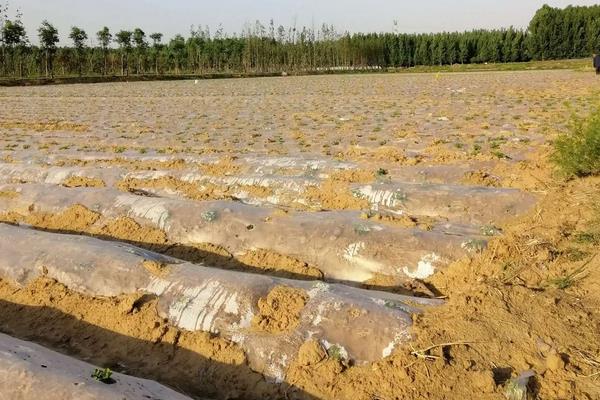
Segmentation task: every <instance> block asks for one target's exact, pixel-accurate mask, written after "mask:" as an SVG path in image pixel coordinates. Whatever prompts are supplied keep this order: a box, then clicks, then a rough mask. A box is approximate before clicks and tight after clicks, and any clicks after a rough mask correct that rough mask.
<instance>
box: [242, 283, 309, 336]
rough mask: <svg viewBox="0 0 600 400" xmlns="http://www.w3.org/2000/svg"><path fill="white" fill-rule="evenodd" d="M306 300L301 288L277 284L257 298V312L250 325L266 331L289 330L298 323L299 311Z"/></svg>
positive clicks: (279, 331)
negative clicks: (264, 295)
mask: <svg viewBox="0 0 600 400" xmlns="http://www.w3.org/2000/svg"><path fill="white" fill-rule="evenodd" d="M307 301H308V295H307V294H306V293H305V292H304V291H303V290H300V289H294V288H290V287H285V286H277V287H275V288H273V289H272V290H271V291H270V292H269V294H268V295H267V296H266V297H263V298H261V299H259V300H258V310H259V314H258V315H255V316H254V318H253V319H252V326H253V328H254V329H255V330H257V331H260V332H266V333H273V334H278V333H285V332H291V331H293V330H294V329H295V328H297V327H298V325H299V324H300V312H301V311H302V309H303V308H304V306H305V305H306V302H307Z"/></svg>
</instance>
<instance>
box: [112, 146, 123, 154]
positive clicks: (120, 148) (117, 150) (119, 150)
mask: <svg viewBox="0 0 600 400" xmlns="http://www.w3.org/2000/svg"><path fill="white" fill-rule="evenodd" d="M125 150H126V149H125V147H123V146H117V147H115V148H114V149H113V151H114V152H115V153H124V152H125Z"/></svg>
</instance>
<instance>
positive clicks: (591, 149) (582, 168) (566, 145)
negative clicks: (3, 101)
mask: <svg viewBox="0 0 600 400" xmlns="http://www.w3.org/2000/svg"><path fill="white" fill-rule="evenodd" d="M571 125H572V126H571V129H570V132H569V133H567V134H564V135H561V136H560V137H559V138H558V139H557V140H556V141H555V142H554V154H553V156H552V158H553V161H554V163H555V164H556V165H557V166H558V168H559V169H560V170H561V171H562V172H563V173H564V174H565V175H566V176H567V177H574V176H579V177H581V176H588V175H600V108H599V109H597V110H596V111H594V112H593V113H592V114H591V115H590V116H589V118H588V119H586V120H583V119H580V118H573V122H572V124H571Z"/></svg>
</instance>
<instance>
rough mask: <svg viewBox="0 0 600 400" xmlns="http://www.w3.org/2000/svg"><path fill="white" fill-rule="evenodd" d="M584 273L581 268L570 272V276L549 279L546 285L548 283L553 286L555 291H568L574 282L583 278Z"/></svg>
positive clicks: (583, 269) (583, 268) (583, 267)
mask: <svg viewBox="0 0 600 400" xmlns="http://www.w3.org/2000/svg"><path fill="white" fill-rule="evenodd" d="M584 272H585V266H582V267H579V268H577V269H576V270H575V271H573V272H571V273H570V274H567V275H563V276H559V277H558V278H554V279H550V280H548V283H550V284H551V285H552V286H555V287H556V288H557V289H561V290H564V289H568V288H570V287H571V286H573V284H575V282H577V281H579V280H581V279H583V278H584V275H583V274H584Z"/></svg>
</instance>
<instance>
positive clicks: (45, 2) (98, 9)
mask: <svg viewBox="0 0 600 400" xmlns="http://www.w3.org/2000/svg"><path fill="white" fill-rule="evenodd" d="M6 2H7V0H0V4H2V3H6ZM8 2H9V5H10V10H11V11H10V13H11V14H14V11H15V9H16V8H19V9H20V10H21V11H22V13H23V22H24V24H25V27H26V29H27V33H28V36H29V39H30V41H31V42H32V43H38V40H37V28H38V26H39V24H40V22H41V21H42V20H44V19H47V20H48V21H50V22H51V23H53V24H54V25H55V26H56V27H57V28H58V30H59V33H60V37H61V42H62V43H66V42H67V41H68V39H67V38H68V31H69V30H70V28H71V26H73V25H77V26H79V27H80V28H83V29H84V30H86V31H87V32H88V35H89V36H90V40H91V41H92V43H90V44H93V41H94V40H95V32H97V31H98V30H99V29H100V28H102V27H103V26H105V25H106V26H108V27H109V28H110V29H111V31H113V32H115V31H118V30H121V29H133V28H135V27H140V28H141V29H142V30H144V31H145V32H146V33H147V34H150V33H152V32H162V33H163V34H164V35H165V38H166V39H168V38H170V37H173V36H174V35H175V34H178V33H180V34H183V35H184V36H187V35H188V33H189V31H190V27H191V26H192V25H195V26H198V25H202V26H205V25H208V26H210V27H211V32H214V31H215V30H216V29H217V27H218V25H219V24H222V26H223V29H224V30H225V32H228V33H235V32H240V31H241V30H242V28H243V26H244V24H246V23H254V21H256V20H257V19H258V20H260V21H262V22H263V23H264V24H265V25H266V24H267V23H268V22H269V20H270V19H271V18H273V19H274V21H275V24H276V25H279V24H281V25H284V26H290V25H293V24H294V22H295V23H296V25H297V26H298V27H301V26H303V25H304V26H307V27H311V26H315V27H319V26H320V25H321V24H323V23H327V24H333V25H334V26H335V27H336V30H337V31H338V32H345V31H349V32H393V31H394V29H395V28H394V20H396V21H397V22H398V25H397V26H398V28H397V30H398V31H400V32H406V33H414V32H417V33H421V32H440V31H463V30H470V29H475V28H501V27H509V26H511V25H512V26H515V27H526V26H527V24H528V23H529V20H530V19H531V17H532V16H533V14H534V13H535V11H536V10H537V9H538V8H540V7H541V6H542V5H543V4H544V3H547V4H549V5H551V6H555V7H565V6H567V5H570V4H573V5H593V4H597V3H598V2H597V1H594V0H555V1H552V0H546V1H544V0H541V1H538V0H453V1H450V0H418V1H413V0H411V1H407V0H245V1H244V0H217V1H215V0H211V1H204V0H94V1H90V0H8Z"/></svg>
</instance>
